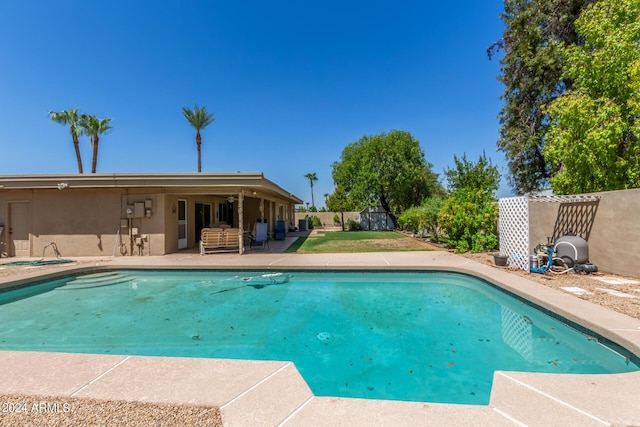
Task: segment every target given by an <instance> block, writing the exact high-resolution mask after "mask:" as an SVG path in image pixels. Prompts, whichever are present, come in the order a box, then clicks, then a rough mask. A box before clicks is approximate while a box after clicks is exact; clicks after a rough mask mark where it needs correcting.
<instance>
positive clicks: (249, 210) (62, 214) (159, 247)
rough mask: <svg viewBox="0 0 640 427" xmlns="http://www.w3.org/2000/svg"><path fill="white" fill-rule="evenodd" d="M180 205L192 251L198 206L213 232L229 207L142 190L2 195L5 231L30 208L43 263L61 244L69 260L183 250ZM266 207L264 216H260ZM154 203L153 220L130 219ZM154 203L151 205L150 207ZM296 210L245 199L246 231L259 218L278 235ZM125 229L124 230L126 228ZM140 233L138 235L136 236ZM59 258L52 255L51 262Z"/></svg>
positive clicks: (5, 251)
mask: <svg viewBox="0 0 640 427" xmlns="http://www.w3.org/2000/svg"><path fill="white" fill-rule="evenodd" d="M178 200H186V204H187V212H186V213H187V248H196V247H197V246H198V242H199V240H200V239H199V233H198V232H197V230H196V227H195V224H196V214H197V212H196V210H195V204H196V203H202V204H210V205H211V223H210V224H209V225H210V226H216V225H219V223H220V221H219V218H218V206H219V205H220V204H227V198H226V197H225V196H213V195H205V194H185V195H180V194H165V193H162V192H149V191H148V190H147V191H144V190H136V189H104V188H101V189H98V190H97V189H74V188H66V189H64V190H57V189H50V188H49V189H31V190H14V191H11V192H2V193H0V225H2V226H4V225H7V226H8V225H10V224H9V208H10V204H11V203H15V202H21V203H27V204H28V205H29V247H30V253H29V256H32V257H40V256H42V254H43V250H44V248H45V246H47V245H49V244H50V243H51V242H55V244H56V246H57V248H58V250H59V252H60V254H61V255H62V256H63V257H72V256H129V255H133V256H143V255H163V254H166V253H174V252H177V251H178V250H179V249H178V212H177V205H178ZM261 200H263V201H262V205H263V212H262V213H261V212H260V203H261ZM145 201H150V203H151V216H150V217H147V216H146V215H145V216H143V217H135V218H127V207H128V206H133V207H135V205H136V203H139V204H140V203H142V204H144V203H145ZM147 203H149V202H147ZM237 204H238V201H237V200H236V201H235V202H234V204H233V211H232V215H233V227H236V228H237V227H239V223H238V222H239V220H238V209H237ZM293 208H294V205H293V204H291V203H288V202H284V201H282V200H267V199H261V198H257V197H245V199H244V210H243V211H244V218H243V226H244V229H245V231H249V232H251V231H252V230H253V224H254V223H255V222H256V220H257V219H258V218H261V216H262V217H264V218H265V219H267V222H268V224H269V231H272V230H274V229H275V221H276V216H278V217H282V218H283V219H286V218H292V217H293ZM122 221H123V222H124V225H126V226H125V227H121V222H122ZM6 228H7V229H6V230H5V231H4V232H3V234H2V235H0V254H1V255H2V256H5V257H6V256H9V255H11V251H10V247H9V244H10V235H9V229H8V227H6ZM133 229H137V231H138V234H137V235H133V234H132V233H131V231H132V230H133ZM53 255H54V252H53V250H52V249H47V251H46V253H45V256H47V257H51V256H53Z"/></svg>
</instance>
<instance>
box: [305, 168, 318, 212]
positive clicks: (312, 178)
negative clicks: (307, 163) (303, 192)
mask: <svg viewBox="0 0 640 427" xmlns="http://www.w3.org/2000/svg"><path fill="white" fill-rule="evenodd" d="M304 177H305V178H307V179H308V180H309V184H311V206H314V207H315V205H316V202H315V199H314V198H313V181H317V180H318V177H317V176H316V173H315V172H310V173H308V174H306V175H305V176H304Z"/></svg>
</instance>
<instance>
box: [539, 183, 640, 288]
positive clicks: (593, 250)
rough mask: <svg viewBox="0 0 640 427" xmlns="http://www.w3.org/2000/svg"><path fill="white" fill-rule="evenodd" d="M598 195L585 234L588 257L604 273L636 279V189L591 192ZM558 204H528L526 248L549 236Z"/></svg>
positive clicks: (639, 192)
mask: <svg viewBox="0 0 640 427" xmlns="http://www.w3.org/2000/svg"><path fill="white" fill-rule="evenodd" d="M590 195H597V196H599V197H600V202H599V204H598V210H597V211H596V214H595V218H594V221H593V227H592V229H591V234H590V236H589V241H588V243H589V260H590V261H591V262H592V263H593V264H595V265H596V266H598V269H599V270H601V271H604V272H610V273H615V274H621V275H627V276H632V277H636V278H640V220H638V217H639V212H640V189H632V190H621V191H609V192H603V193H593V194H590ZM559 206H560V205H559V203H542V202H534V203H530V204H529V223H530V229H529V235H530V246H531V248H530V250H533V247H534V246H535V245H536V244H537V243H546V242H547V236H551V235H552V233H553V229H554V224H555V221H556V217H557V214H558V209H559Z"/></svg>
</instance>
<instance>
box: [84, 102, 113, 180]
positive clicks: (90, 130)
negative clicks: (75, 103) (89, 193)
mask: <svg viewBox="0 0 640 427" xmlns="http://www.w3.org/2000/svg"><path fill="white" fill-rule="evenodd" d="M79 124H80V126H81V127H82V128H83V129H84V133H86V134H87V135H89V141H90V143H91V148H92V150H93V155H92V160H91V173H96V168H97V166H98V143H99V142H100V135H102V134H103V133H105V132H107V131H108V130H109V129H112V126H111V118H107V119H103V120H100V119H98V118H97V117H96V116H89V115H87V114H83V115H82V116H81V117H80V123H79Z"/></svg>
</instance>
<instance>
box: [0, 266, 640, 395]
mask: <svg viewBox="0 0 640 427" xmlns="http://www.w3.org/2000/svg"><path fill="white" fill-rule="evenodd" d="M0 303H2V305H1V306H0V322H1V324H3V328H2V329H1V330H0V348H1V349H5V350H37V351H66V352H85V353H106V354H108V353H113V354H138V355H164V356H189V357H208V358H235V359H260V360H291V361H293V362H294V363H295V364H296V366H297V368H298V370H299V371H300V373H301V374H302V376H303V377H304V378H305V380H306V381H307V383H308V384H309V386H310V387H311V389H312V390H313V392H314V393H315V394H316V395H329V396H342V397H361V398H373V399H394V400H410V401H430V402H447V403H470V404H487V403H488V401H489V394H490V391H491V381H492V378H493V372H494V371H495V370H517V371H531V372H557V373H620V372H630V371H637V370H638V366H637V365H636V364H635V363H634V362H637V359H634V358H633V356H632V355H629V354H625V353H624V351H623V350H621V349H616V350H617V351H614V350H613V349H612V348H609V347H606V346H603V345H602V344H601V343H599V342H598V341H597V340H596V339H594V338H592V337H590V336H588V335H585V334H581V333H578V332H577V331H575V330H574V329H572V328H570V327H568V326H567V325H565V324H564V323H562V322H559V321H557V320H555V319H553V318H551V317H549V316H547V315H545V314H543V313H541V312H539V311H537V310H535V309H534V308H532V307H531V306H529V305H527V304H525V303H523V302H522V301H519V300H517V299H514V298H511V297H509V296H508V295H506V294H504V293H503V292H500V291H498V290H497V289H494V288H493V287H491V286H490V285H489V284H487V283H486V282H483V281H481V280H479V279H475V278H472V277H470V276H466V275H463V274H458V273H436V272H372V271H367V272H363V271H360V272H338V271H334V272H325V271H323V272H298V271H294V272H255V271H253V272H250V271H233V272H232V271H202V270H200V271H184V270H182V271H181V270H161V271H148V270H121V271H118V272H113V273H110V275H109V274H106V273H105V274H98V275H89V276H84V277H77V278H76V277H67V278H62V279H57V280H54V281H51V282H47V283H41V284H37V285H33V286H29V287H27V288H22V289H19V290H13V291H9V292H4V293H2V294H0ZM34 313H37V316H35V315H34ZM621 353H622V354H621Z"/></svg>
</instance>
